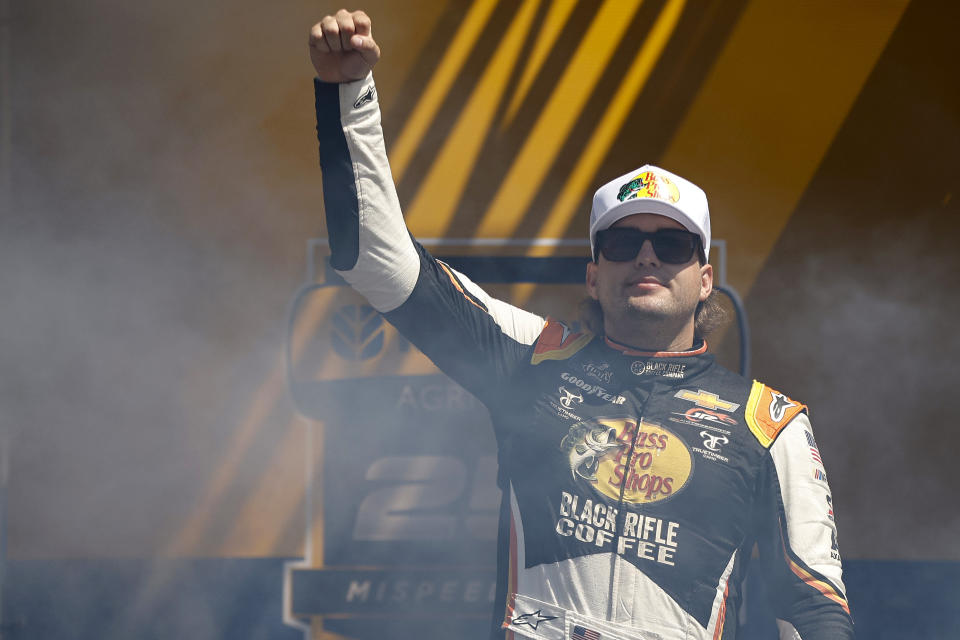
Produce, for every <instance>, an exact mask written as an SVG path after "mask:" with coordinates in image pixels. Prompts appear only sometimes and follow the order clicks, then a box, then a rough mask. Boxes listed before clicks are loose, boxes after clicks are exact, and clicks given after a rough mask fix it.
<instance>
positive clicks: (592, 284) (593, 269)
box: [587, 262, 599, 300]
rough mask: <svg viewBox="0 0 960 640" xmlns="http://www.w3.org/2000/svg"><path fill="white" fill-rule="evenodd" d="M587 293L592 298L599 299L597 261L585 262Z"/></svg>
mask: <svg viewBox="0 0 960 640" xmlns="http://www.w3.org/2000/svg"><path fill="white" fill-rule="evenodd" d="M587 295H589V296H590V297H591V298H593V299H594V300H599V296H598V295H597V263H596V262H588V263H587Z"/></svg>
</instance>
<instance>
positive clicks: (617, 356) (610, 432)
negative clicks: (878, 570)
mask: <svg viewBox="0 0 960 640" xmlns="http://www.w3.org/2000/svg"><path fill="white" fill-rule="evenodd" d="M316 108H317V119H318V126H317V131H318V136H319V140H320V157H321V166H322V168H323V190H324V199H325V205H326V212H327V225H328V232H329V234H330V243H331V250H332V254H331V263H332V266H333V267H334V268H335V269H336V270H337V271H338V272H339V273H340V274H341V275H342V276H343V277H344V278H345V279H346V280H347V281H348V282H349V283H350V284H351V285H352V286H353V287H354V288H355V289H356V290H358V291H359V292H360V293H362V294H364V295H365V296H366V297H367V299H368V300H369V302H370V304H371V305H372V306H373V307H375V308H376V309H377V310H379V311H380V312H382V313H383V314H384V315H385V316H386V317H387V319H388V320H389V321H390V322H392V323H393V324H394V325H395V326H396V327H397V328H398V329H399V330H400V331H401V332H402V333H403V335H405V336H406V337H407V338H408V339H409V340H410V341H412V342H413V343H414V344H416V345H417V346H418V347H419V348H420V349H421V350H422V351H423V352H424V353H425V354H426V355H427V356H429V357H430V358H431V359H432V360H433V362H434V363H435V364H436V365H437V366H438V367H439V368H440V369H441V370H442V371H444V372H445V373H446V374H447V375H449V376H450V377H451V378H453V379H454V380H456V381H457V382H458V383H459V384H461V385H463V386H464V387H465V388H467V389H468V390H470V391H471V392H472V393H473V394H475V395H476V396H477V397H478V398H479V399H480V400H481V401H483V402H484V403H485V404H486V406H487V407H488V408H489V411H490V415H491V418H492V422H493V426H494V430H495V434H496V440H497V446H498V460H499V474H498V480H499V485H500V488H501V489H502V491H503V502H502V507H501V517H500V523H501V525H500V535H499V547H498V548H499V554H498V574H499V581H498V594H497V605H496V606H497V610H496V611H495V613H494V627H493V631H492V635H493V637H503V634H504V633H506V634H507V635H508V636H511V635H512V636H520V637H527V638H543V639H545V640H560V639H568V638H574V639H581V638H594V639H599V638H604V639H614V640H615V639H621V640H626V639H628V638H630V639H645V640H649V639H662V640H679V639H681V638H682V639H686V640H692V639H698V640H699V639H707V638H709V639H714V638H725V639H726V638H734V637H735V636H736V633H737V624H736V615H735V613H736V611H737V609H738V604H739V602H740V601H741V596H742V581H743V578H744V575H745V571H746V568H747V563H748V562H749V560H750V556H751V551H752V550H753V548H754V545H755V544H756V545H757V547H758V548H759V553H760V562H761V563H762V567H763V570H764V574H765V576H766V582H767V584H768V585H769V586H770V588H771V597H772V601H773V603H774V606H775V608H776V611H775V614H776V616H777V617H778V618H779V619H781V620H782V621H785V622H782V623H780V624H781V631H782V633H783V634H784V635H783V637H793V638H796V637H800V638H803V640H814V639H823V638H830V639H835V638H852V637H853V628H852V622H851V618H850V614H849V609H848V606H847V601H846V597H845V595H844V587H843V583H842V580H841V566H840V556H839V553H838V551H837V545H836V528H835V526H834V522H833V512H832V508H831V503H830V501H831V499H830V489H829V487H828V485H827V480H826V474H825V472H824V470H823V465H822V462H821V461H820V458H819V452H818V451H817V447H816V444H815V441H814V439H813V433H812V431H811V427H810V421H809V419H808V417H807V412H806V407H805V406H803V405H802V404H800V403H798V402H795V401H793V400H791V399H790V398H788V397H787V396H785V395H783V394H781V393H779V392H777V391H775V390H773V389H771V388H769V387H767V386H765V385H763V384H761V383H759V382H751V381H749V380H746V379H744V378H742V377H740V376H738V375H736V374H734V373H732V372H730V371H728V370H727V369H724V368H723V367H721V366H720V365H718V364H716V363H715V362H714V358H713V356H712V355H710V354H709V353H707V351H706V345H705V344H703V343H702V342H701V343H699V344H697V345H695V348H694V349H692V350H691V351H686V352H682V353H644V352H639V351H635V350H633V349H631V348H630V347H628V346H625V345H620V344H617V343H615V342H612V341H611V340H609V339H605V338H603V337H599V336H595V335H593V334H590V333H577V332H573V331H571V330H570V329H569V328H568V327H567V326H565V325H564V324H562V323H559V322H556V321H553V320H545V319H543V318H541V317H539V316H537V315H534V314H531V313H528V312H526V311H523V310H520V309H517V308H515V307H513V306H511V305H508V304H506V303H504V302H502V301H499V300H495V299H492V298H491V297H489V296H488V295H487V294H486V293H484V291H483V290H481V289H480V288H479V287H478V286H477V285H476V284H474V283H473V282H471V281H470V280H469V279H468V278H467V277H466V276H465V275H463V274H460V273H457V272H456V271H454V270H453V269H451V268H450V267H449V266H447V265H445V264H443V263H442V262H439V261H437V260H435V259H433V258H432V257H431V256H430V255H429V254H428V253H427V252H426V251H425V250H424V249H423V247H421V246H420V245H419V244H417V243H416V242H415V241H413V240H412V239H411V238H410V235H409V233H408V232H407V230H406V227H405V225H404V221H403V218H402V214H401V211H400V206H399V202H398V200H397V195H396V190H395V186H394V184H393V180H392V177H391V173H390V168H389V165H388V162H387V155H386V152H385V149H384V142H383V135H382V131H381V127H380V111H379V106H378V102H377V99H376V92H375V89H374V88H373V79H372V76H368V77H367V78H366V79H365V80H363V81H359V82H353V83H347V84H341V85H336V84H324V83H321V82H319V81H316Z"/></svg>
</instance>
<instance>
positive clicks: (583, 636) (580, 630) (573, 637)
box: [570, 625, 600, 640]
mask: <svg viewBox="0 0 960 640" xmlns="http://www.w3.org/2000/svg"><path fill="white" fill-rule="evenodd" d="M570 640H600V634H599V633H597V632H596V631H594V630H593V629H587V628H586V627H581V626H580V625H574V626H573V633H571V634H570Z"/></svg>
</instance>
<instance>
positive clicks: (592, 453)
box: [560, 418, 693, 504]
mask: <svg viewBox="0 0 960 640" xmlns="http://www.w3.org/2000/svg"><path fill="white" fill-rule="evenodd" d="M560 448H561V450H562V451H564V453H566V454H567V460H568V462H569V464H570V473H571V475H572V476H573V478H574V479H575V480H580V481H581V482H582V481H586V482H588V483H589V484H590V485H591V486H592V487H593V488H594V489H595V490H596V491H599V492H600V493H602V494H603V495H605V496H607V497H609V498H613V499H614V500H619V499H620V496H621V494H622V496H623V500H624V501H625V502H628V503H631V504H648V503H653V502H660V501H661V500H665V499H667V498H669V497H671V496H672V495H674V494H675V493H677V492H679V491H680V490H681V489H683V487H685V486H686V484H687V482H688V481H689V480H690V477H691V474H692V471H693V457H692V455H691V453H690V450H689V449H688V448H687V446H686V444H684V442H683V440H681V439H680V438H679V437H677V435H676V434H674V433H673V432H672V431H670V430H668V429H665V428H664V427H661V426H660V425H656V424H650V423H647V422H643V421H641V422H639V424H638V422H637V420H636V419H632V418H600V419H597V420H596V421H592V420H591V421H586V422H581V423H578V424H575V425H573V426H572V427H570V430H569V431H568V432H567V435H566V436H564V438H563V440H562V441H561V442H560Z"/></svg>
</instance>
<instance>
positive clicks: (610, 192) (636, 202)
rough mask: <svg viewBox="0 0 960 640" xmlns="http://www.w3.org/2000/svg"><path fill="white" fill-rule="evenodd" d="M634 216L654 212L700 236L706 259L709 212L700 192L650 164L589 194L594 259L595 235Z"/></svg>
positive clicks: (688, 182) (705, 199) (591, 245)
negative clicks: (591, 204)
mask: <svg viewBox="0 0 960 640" xmlns="http://www.w3.org/2000/svg"><path fill="white" fill-rule="evenodd" d="M634 213H656V214H658V215H661V216H666V217H668V218H673V219H674V220H676V221H677V222H679V223H680V224H682V225H683V226H684V227H686V229H687V230H688V231H692V232H693V233H696V234H697V235H699V236H700V241H701V242H702V243H703V254H704V256H706V258H707V259H708V260H709V259H710V209H709V208H708V207H707V194H705V193H704V192H703V189H701V188H700V187H698V186H697V185H695V184H693V183H692V182H690V181H689V180H685V179H684V178H681V177H680V176H678V175H675V174H673V173H670V172H669V171H666V170H664V169H661V168H660V167H655V166H653V165H652V164H645V165H643V166H642V167H640V168H639V169H636V170H634V171H631V172H630V173H625V174H623V175H622V176H620V177H619V178H616V179H614V180H611V181H610V182H608V183H607V184H605V185H603V186H602V187H600V188H599V189H597V192H596V193H595V194H593V209H592V210H591V211H590V251H591V253H592V254H593V259H594V260H596V259H597V256H596V254H595V253H594V252H595V251H596V243H597V232H598V231H603V230H604V229H606V228H608V227H610V226H612V225H613V223H615V222H616V221H617V220H619V219H620V218H624V217H626V216H629V215H632V214H634Z"/></svg>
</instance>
